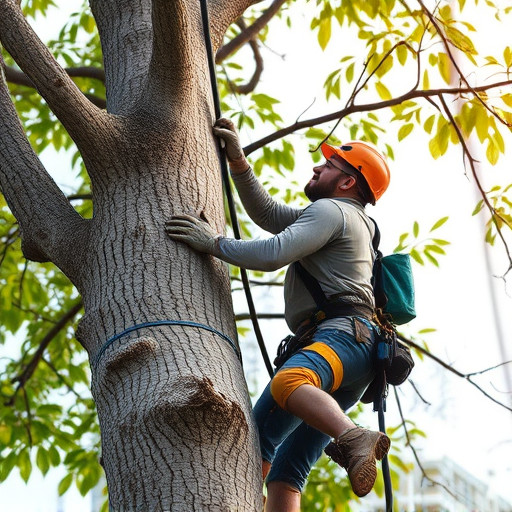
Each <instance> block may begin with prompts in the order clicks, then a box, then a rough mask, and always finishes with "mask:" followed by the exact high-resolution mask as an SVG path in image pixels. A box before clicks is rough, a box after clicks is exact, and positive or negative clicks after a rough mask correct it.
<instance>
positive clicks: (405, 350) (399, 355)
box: [361, 330, 414, 404]
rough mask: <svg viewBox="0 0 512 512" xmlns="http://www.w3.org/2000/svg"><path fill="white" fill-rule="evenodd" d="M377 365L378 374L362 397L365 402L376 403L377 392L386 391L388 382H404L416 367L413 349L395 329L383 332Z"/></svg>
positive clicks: (378, 347) (378, 349) (397, 383)
mask: <svg viewBox="0 0 512 512" xmlns="http://www.w3.org/2000/svg"><path fill="white" fill-rule="evenodd" d="M376 365H377V375H376V377H375V379H374V380H373V381H372V382H371V383H370V385H369V386H368V388H367V389H366V391H365V392H364V394H363V396H362V397H361V402H363V403H364V404H369V403H370V402H374V403H376V400H377V399H378V398H379V397H377V396H376V394H378V393H379V392H385V388H386V387H387V384H391V385H392V386H399V385H400V384H403V383H404V382H405V381H406V380H407V378H408V377H409V375H410V374H411V371H412V369H413V368H414V359H413V358H412V355H411V350H410V349H409V347H408V346H407V345H404V344H403V343H402V342H400V341H399V340H398V339H397V337H396V332H395V331H394V330H392V331H384V332H383V333H382V334H381V336H380V339H379V341H378V342H377V350H376ZM383 372H384V376H385V378H384V381H383V378H382V374H383ZM383 388H384V389H383Z"/></svg>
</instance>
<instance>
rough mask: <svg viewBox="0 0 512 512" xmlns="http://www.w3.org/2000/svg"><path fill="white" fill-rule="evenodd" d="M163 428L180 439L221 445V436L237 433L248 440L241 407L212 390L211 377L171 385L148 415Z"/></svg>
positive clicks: (184, 379) (191, 378) (178, 381)
mask: <svg viewBox="0 0 512 512" xmlns="http://www.w3.org/2000/svg"><path fill="white" fill-rule="evenodd" d="M146 419H151V420H152V421H154V422H155V423H156V424H158V425H159V426H160V427H161V428H169V427H170V428H171V429H172V430H174V431H175V432H176V433H177V434H178V435H180V436H181V437H185V438H190V435H191V434H192V433H194V434H197V435H198V436H200V439H197V440H196V441H198V442H200V443H208V442H209V439H210V440H211V441H213V442H218V436H219V434H223V433H225V434H227V433H228V432H230V433H231V434H232V433H234V432H236V434H237V437H238V439H239V440H242V439H243V438H245V436H246V435H247V433H248V430H249V427H248V424H247V420H246V418H245V415H244V413H243V411H242V409H241V406H240V405H239V404H238V403H236V402H234V401H232V400H229V399H228V398H227V397H226V396H225V395H224V394H222V393H220V392H218V391H216V390H215V388H214V387H213V383H212V381H211V380H210V379H209V378H208V377H196V376H193V375H189V376H183V377H180V378H178V379H177V380H175V381H174V382H172V383H171V384H170V385H169V387H168V388H167V389H166V391H165V392H164V393H162V394H161V395H160V396H159V397H158V399H156V400H155V402H154V403H153V405H152V406H151V408H149V409H148V410H147V411H146Z"/></svg>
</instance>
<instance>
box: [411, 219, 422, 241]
mask: <svg viewBox="0 0 512 512" xmlns="http://www.w3.org/2000/svg"><path fill="white" fill-rule="evenodd" d="M412 234H413V235H414V237H415V238H418V235H419V234H420V225H419V224H418V222H417V221H414V224H413V226H412Z"/></svg>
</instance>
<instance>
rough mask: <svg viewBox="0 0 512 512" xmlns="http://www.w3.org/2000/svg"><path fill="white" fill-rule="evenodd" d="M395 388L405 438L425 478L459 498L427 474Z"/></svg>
mask: <svg viewBox="0 0 512 512" xmlns="http://www.w3.org/2000/svg"><path fill="white" fill-rule="evenodd" d="M393 390H394V392H395V399H396V403H397V405H398V412H399V413H400V418H401V420H402V423H401V424H402V427H403V429H404V432H405V438H406V439H407V445H408V446H409V448H410V449H411V451H412V453H413V455H414V459H415V460H416V464H418V467H419V468H420V471H421V474H422V475H423V478H425V479H426V480H428V481H429V482H431V483H432V485H438V486H440V487H442V488H443V489H444V490H445V491H446V492H447V493H448V494H449V495H450V496H453V497H454V498H457V496H456V495H455V494H454V493H453V492H452V491H451V489H449V488H448V487H446V485H444V484H442V483H441V482H437V481H436V480H433V479H432V478H430V477H429V476H428V475H427V472H426V471H425V468H424V467H423V465H422V463H421V461H420V458H419V456H418V453H417V452H416V449H415V448H414V446H413V444H412V442H411V438H410V436H409V431H408V430H407V424H406V422H405V418H404V413H403V411H402V404H401V403H400V398H398V392H397V390H396V387H395V386H393Z"/></svg>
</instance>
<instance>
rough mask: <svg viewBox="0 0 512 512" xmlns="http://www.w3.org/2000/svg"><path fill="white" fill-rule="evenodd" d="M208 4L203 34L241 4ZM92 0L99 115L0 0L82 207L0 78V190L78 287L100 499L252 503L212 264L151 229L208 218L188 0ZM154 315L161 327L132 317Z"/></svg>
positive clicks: (238, 377)
mask: <svg viewBox="0 0 512 512" xmlns="http://www.w3.org/2000/svg"><path fill="white" fill-rule="evenodd" d="M223 4H224V2H222V1H216V2H214V4H213V5H212V8H213V12H214V13H215V20H216V23H214V24H213V25H212V34H213V35H212V37H213V39H214V41H217V44H218V43H219V41H220V40H221V35H222V33H223V31H224V30H225V29H226V28H227V26H228V25H229V23H230V22H231V21H233V20H234V19H235V18H234V16H238V15H239V14H240V13H241V12H242V11H243V9H244V8H245V7H247V6H248V5H249V3H248V2H245V3H244V2H238V3H237V5H236V8H234V7H233V4H234V3H233V2H226V4H227V5H228V6H229V9H228V10H226V11H224V10H223V6H224V5H223ZM92 8H93V12H94V14H95V16H96V19H97V22H98V28H99V31H100V36H101V39H102V46H103V50H104V53H105V74H106V87H107V112H105V111H100V110H99V109H97V108H96V107H95V106H94V105H92V104H90V103H89V102H88V101H87V100H86V99H85V98H84V97H83V96H82V95H81V94H80V92H79V91H78V89H77V88H76V86H75V85H74V84H73V82H72V81H71V80H69V78H68V77H67V75H66V74H65V73H63V70H62V69H61V68H60V67H59V66H58V64H57V63H56V62H55V61H54V60H53V58H52V57H51V55H50V54H49V53H48V51H47V49H46V48H45V47H44V45H42V43H41V42H40V41H39V40H38V39H37V36H35V34H34V33H33V32H32V31H31V29H30V27H29V26H28V25H27V23H26V21H25V19H24V18H23V16H21V13H20V11H19V8H18V6H17V5H16V2H14V0H5V1H3V2H2V3H1V4H0V38H1V40H2V43H3V44H4V45H5V47H6V48H7V50H8V51H9V52H10V53H11V55H13V57H14V58H15V59H16V60H17V62H18V64H19V65H20V67H21V68H22V69H23V71H24V72H25V73H26V74H27V76H28V77H29V78H30V79H31V80H32V82H33V83H34V84H35V85H36V86H37V87H38V89H39V90H40V92H41V94H42V95H43V96H44V97H45V99H46V101H47V102H48V104H49V105H50V107H51V108H52V110H54V112H56V114H57V115H58V116H59V119H60V120H61V121H62V123H63V124H64V126H65V127H66V128H67V129H68V131H69V133H70V134H71V135H72V137H73V139H74V140H75V142H76V143H77V145H78V147H79V149H80V151H81V154H82V157H83V159H84V162H85V164H86V167H87V171H88V173H89V176H90V178H91V183H92V191H93V204H94V216H93V218H92V219H90V220H85V219H81V218H79V217H78V216H77V214H76V212H74V210H73V209H72V208H71V207H70V206H69V204H68V203H67V202H66V201H65V198H64V196H63V195H62V193H61V192H60V191H59V190H58V189H57V187H56V186H55V184H54V183H53V181H52V180H51V178H50V177H49V175H48V174H47V173H46V171H45V170H44V168H43V167H42V165H41V164H40V162H39V160H38V159H37V157H36V155H35V154H33V152H31V149H30V146H29V145H28V142H27V141H26V138H25V137H24V135H23V132H22V129H21V125H20V123H19V120H18V119H17V117H16V113H15V111H14V109H13V106H12V103H11V102H10V101H9V98H8V94H7V89H6V86H5V83H4V82H3V81H2V83H0V183H1V185H2V190H3V192H4V194H5V196H6V199H7V201H8V203H9V205H10V206H11V209H12V210H13V213H14V214H15V215H16V217H17V219H18V221H19V223H20V227H21V229H22V236H23V241H24V251H25V254H26V256H27V257H31V258H32V259H37V260H39V261H53V262H54V263H55V264H56V265H58V266H59V267H60V268H61V269H62V270H63V271H64V272H65V273H66V275H67V276H68V277H69V278H70V279H71V280H72V282H73V283H74V284H75V285H76V287H77V289H78V290H79V292H80V294H81V295H82V299H83V303H84V308H85V315H84V317H83V319H82V320H81V322H80V326H79V329H78V332H77V338H78V339H79V340H80V341H81V343H82V345H83V346H84V347H85V349H86V350H87V351H88V353H89V357H90V360H91V368H92V393H93V396H94V399H95V401H96V405H97V410H98V417H99V420H100V426H101V432H102V454H101V457H102V463H103V466H104V469H105V473H106V477H107V483H108V488H109V499H110V505H111V509H112V510H114V511H131V510H141V511H149V510H151V511H159V510H166V511H167V510H176V511H192V510H193V511H203V510H204V511H221V510H222V511H224V510H233V511H246V510H247V511H254V510H258V509H260V508H261V500H262V498H261V459H260V455H259V450H258V443H257V437H256V432H255V428H254V425H253V423H252V420H251V405H250V401H249V397H248V393H247V388H246V383H245V381H244V375H243V371H242V367H241V363H240V361H239V359H238V356H237V354H236V347H233V346H231V344H230V343H229V342H228V340H227V339H226V337H227V338H229V339H231V340H236V327H235V324H234V315H233V310H232V303H231V294H230V285H229V278H228V273H227V269H226V266H225V265H224V264H223V263H221V262H220V261H219V260H216V259H214V258H212V257H210V256H205V255H203V254H198V253H195V252H194V251H192V250H191V249H189V248H188V246H185V245H183V244H179V243H175V242H172V241H171V240H170V239H168V238H167V237H166V235H165V231H164V222H165V220H166V219H168V218H170V217H171V216H172V215H176V214H181V213H193V214H196V215H198V216H201V218H203V219H204V220H207V221H208V222H209V223H210V224H211V225H212V226H213V227H214V228H216V229H217V230H218V231H219V232H222V231H223V229H224V209H223V200H222V187H221V179H220V171H219V163H218V155H217V151H216V145H215V141H214V138H213V136H212V133H211V126H212V124H213V121H214V119H213V112H212V103H211V93H210V84H209V80H208V73H207V70H206V55H205V49H204V41H203V40H202V37H203V34H202V29H201V23H200V16H199V3H198V2H195V1H190V2H187V1H185V0H175V1H173V2H167V1H164V0H153V3H150V2H149V1H147V0H141V1H140V2H133V3H132V2H127V1H126V0H109V1H103V0H102V1H101V2H100V1H95V2H92ZM226 13H227V14H226ZM2 20H3V21H2ZM20 155H23V157H21V158H20ZM17 182H19V185H16V183H17ZM41 190H44V191H45V193H44V195H42V194H41ZM166 321H173V322H175V324H173V325H169V324H160V325H157V326H155V325H143V324H147V323H155V322H156V323H158V322H166ZM179 322H187V323H188V322H193V323H195V324H198V325H194V326H190V325H180V324H179ZM133 327H137V329H136V330H134V331H131V332H127V333H125V334H122V333H124V332H125V331H126V330H130V329H131V328H133ZM118 335H121V336H120V337H119V338H117V339H116V340H115V341H113V342H112V343H110V344H109V345H108V346H105V342H106V341H107V340H109V339H111V338H112V337H114V336H118ZM234 344H235V345H236V341H235V343H234ZM234 348H235V350H234Z"/></svg>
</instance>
